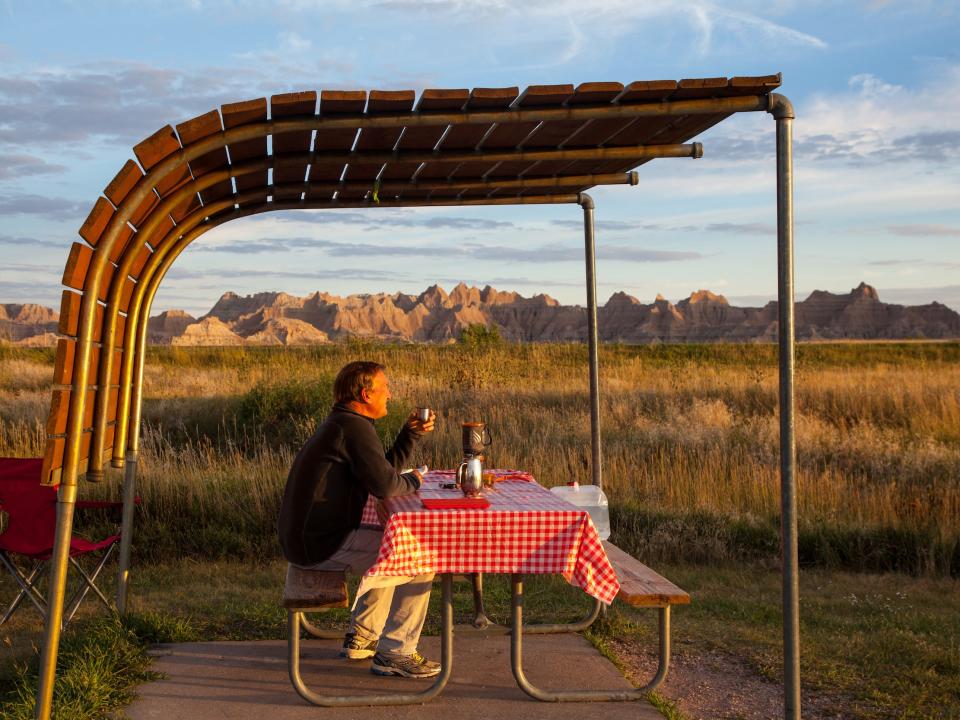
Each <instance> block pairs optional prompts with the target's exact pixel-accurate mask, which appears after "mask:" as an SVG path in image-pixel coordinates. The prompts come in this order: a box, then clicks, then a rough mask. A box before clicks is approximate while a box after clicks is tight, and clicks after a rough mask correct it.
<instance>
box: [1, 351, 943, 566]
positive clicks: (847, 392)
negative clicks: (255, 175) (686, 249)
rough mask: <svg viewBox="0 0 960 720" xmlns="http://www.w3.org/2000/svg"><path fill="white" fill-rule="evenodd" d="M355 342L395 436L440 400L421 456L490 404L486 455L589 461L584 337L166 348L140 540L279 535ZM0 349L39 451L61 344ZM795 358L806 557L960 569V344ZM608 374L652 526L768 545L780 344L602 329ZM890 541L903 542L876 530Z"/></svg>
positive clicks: (148, 440)
mask: <svg viewBox="0 0 960 720" xmlns="http://www.w3.org/2000/svg"><path fill="white" fill-rule="evenodd" d="M357 357H366V358H371V359H374V360H378V361H380V362H383V363H385V364H386V365H387V366H388V368H389V372H390V377H391V383H392V387H393V395H394V401H393V403H392V411H391V414H390V416H389V417H388V418H386V419H385V421H382V422H381V423H380V425H381V434H382V435H383V436H384V437H385V438H386V437H389V436H390V435H391V434H392V433H393V432H395V431H396V429H397V427H398V426H399V423H400V422H401V419H402V417H403V415H404V414H405V412H406V409H407V408H410V407H413V406H415V405H423V404H425V405H430V406H431V407H433V408H435V409H436V410H437V412H438V416H439V422H438V428H437V432H436V433H434V434H433V435H432V436H429V437H428V438H427V439H426V441H425V442H424V443H423V445H422V447H421V449H420V451H419V455H418V457H417V461H418V462H423V463H426V464H428V465H430V466H431V467H450V466H452V465H453V464H454V463H455V462H457V461H458V460H459V458H458V448H459V425H460V422H461V421H463V420H483V421H485V422H486V423H487V424H488V425H489V427H490V428H491V430H492V432H493V435H494V444H493V445H492V447H491V449H490V451H489V453H488V464H490V465H496V466H501V467H518V468H525V469H528V470H530V471H532V472H533V473H534V474H535V475H536V476H537V478H538V479H539V480H540V481H541V482H542V483H543V484H545V485H548V486H549V485H555V484H559V483H565V482H568V481H570V480H578V481H580V482H588V481H589V478H590V475H589V467H588V455H589V452H588V448H589V421H588V417H589V413H588V392H587V377H586V350H585V348H583V347H582V346H580V345H499V346H497V345H495V346H493V347H490V348H486V349H484V348H481V349H478V350H474V351H468V350H466V349H465V348H463V347H462V346H456V345H454V346H428V345H388V344H380V343H373V342H369V341H364V340H352V341H350V342H348V343H344V344H336V345H328V346H318V347H313V348H302V349H273V348H193V349H185V348H154V349H151V351H150V361H149V364H148V366H147V372H146V385H145V397H146V401H145V403H144V411H143V416H144V421H145V423H144V430H143V436H142V442H141V446H142V454H141V471H140V485H139V493H140V494H141V495H142V496H143V498H144V504H143V506H142V510H141V513H142V515H141V521H140V523H139V524H138V532H140V533H141V542H138V543H136V550H135V551H136V552H137V553H138V554H139V555H140V556H141V557H148V558H149V557H161V556H166V555H165V554H166V553H170V552H173V553H175V554H180V555H187V556H195V555H203V556H210V557H231V556H236V555H237V554H238V553H239V554H243V555H250V556H267V555H272V554H275V553H276V545H275V543H274V541H273V535H274V532H275V531H274V519H275V517H276V512H277V508H278V503H279V497H280V493H281V491H282V486H283V482H284V480H285V476H286V472H287V469H288V468H289V465H290V460H291V458H292V454H293V453H295V452H296V449H297V447H298V446H299V444H300V443H301V442H302V441H303V440H304V439H305V438H306V437H307V436H309V434H310V433H311V432H312V430H313V428H314V427H315V424H316V422H317V421H318V420H319V418H321V417H322V416H323V414H324V413H325V412H326V410H327V407H328V405H329V397H330V395H329V392H328V390H327V386H328V384H329V381H330V378H331V377H332V376H333V375H334V374H335V372H336V370H337V369H338V368H339V367H340V366H341V365H342V364H343V363H345V362H347V361H348V360H350V359H355V358H357ZM0 358H2V360H0V365H2V366H3V367H4V374H3V380H2V383H0V393H2V397H3V400H4V402H3V405H2V410H0V454H8V455H37V454H39V453H40V452H41V449H42V446H43V420H44V415H45V412H46V402H47V400H46V398H47V393H46V391H45V387H44V386H43V382H42V378H44V377H47V378H48V377H49V372H50V365H51V363H52V354H50V353H47V354H44V353H43V352H42V351H32V350H31V351H15V350H11V349H9V348H7V349H5V350H4V351H3V354H2V355H0ZM797 367H798V370H797V417H796V429H797V457H798V504H799V516H800V521H801V531H802V533H805V535H804V537H806V538H808V542H807V544H806V545H804V546H803V548H806V550H805V552H806V553H807V556H806V557H807V559H808V561H811V562H815V563H829V561H831V560H833V561H835V562H837V563H839V564H840V565H842V566H848V567H854V568H856V567H862V568H863V569H902V570H908V571H910V572H935V573H936V572H950V571H952V572H958V571H960V544H958V539H960V491H958V485H960V344H958V343H886V344H865V343H857V344H829V345H801V346H800V347H799V349H798V362H797ZM601 383H602V390H603V396H602V405H601V417H602V423H603V429H604V445H603V477H604V488H605V490H606V492H607V494H608V496H609V497H610V500H611V502H612V503H613V504H614V505H615V506H620V507H623V508H638V509H640V510H641V511H642V512H641V513H640V515H639V516H636V514H635V513H634V515H633V516H636V517H639V518H641V519H642V522H643V523H646V525H645V526H644V528H645V529H644V532H645V533H646V535H645V537H648V536H649V535H650V533H651V532H654V529H651V528H650V523H651V522H660V523H662V522H667V521H668V520H669V521H670V522H671V523H672V524H673V525H674V526H675V525H677V524H679V526H681V527H683V528H685V532H686V534H687V535H690V536H697V533H698V532H701V531H702V529H703V528H704V527H707V526H710V523H709V522H706V521H703V520H694V519H691V518H696V517H699V518H715V519H716V520H717V522H719V523H720V524H723V523H727V522H728V521H736V522H739V523H741V526H743V527H753V528H756V529H757V530H756V533H755V534H756V538H757V540H756V543H757V544H756V546H755V547H749V546H748V547H743V546H740V547H739V549H738V546H737V543H742V542H744V540H743V536H742V535H737V537H738V538H740V539H739V540H735V541H728V540H724V541H722V542H721V541H717V540H714V541H707V539H706V538H703V543H702V545H701V549H700V550H699V551H697V552H696V553H695V556H696V557H697V558H700V559H707V558H708V556H709V554H710V553H709V552H708V551H707V548H708V546H710V545H712V546H713V547H714V551H715V552H716V553H718V554H719V557H731V556H737V555H738V554H739V553H741V552H747V554H758V553H762V552H766V551H767V549H768V544H769V543H768V540H769V538H770V537H772V536H773V535H775V534H776V533H777V518H778V516H779V503H780V488H779V441H778V432H779V429H778V422H779V421H778V417H777V368H776V348H775V347H773V346H768V345H701V346H676V345H669V346H667V345H665V346H621V345H612V346H604V347H602V348H601ZM113 477H114V478H115V482H118V478H119V474H118V473H113ZM91 490H92V491H93V492H95V493H102V494H116V486H115V485H113V484H111V483H107V484H106V485H104V486H100V487H96V488H92V489H91V488H89V486H88V487H84V492H90V491H91ZM625 512H626V511H625ZM630 512H632V511H630ZM630 512H627V514H625V515H621V516H620V517H622V518H627V517H628V516H631V515H630ZM638 522H639V520H638ZM188 529H189V530H190V532H187V530H188ZM641 535H642V533H641ZM747 535H749V533H747ZM730 542H734V544H733V545H731V544H730ZM845 543H846V544H847V545H849V547H846V548H845V547H843V545H844V544H845ZM891 544H899V545H901V546H903V547H890V548H889V552H888V551H887V550H885V549H884V548H885V547H886V546H887V545H891ZM904 544H905V545H904ZM803 548H802V550H803ZM645 551H646V552H650V553H653V555H652V556H650V559H656V557H658V555H657V553H661V552H662V553H666V554H665V555H662V556H661V557H664V558H671V559H672V558H674V557H675V555H674V552H673V551H672V550H669V548H667V547H665V546H664V545H663V543H652V544H648V546H647V547H646V550H645ZM704 553H706V555H704ZM885 553H886V555H885ZM858 558H859V560H858ZM864 558H866V559H864ZM885 558H886V559H885ZM858 563H861V564H859V565H858Z"/></svg>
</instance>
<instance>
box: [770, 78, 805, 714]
mask: <svg viewBox="0 0 960 720" xmlns="http://www.w3.org/2000/svg"><path fill="white" fill-rule="evenodd" d="M770 112H771V113H772V114H773V116H774V118H775V119H776V123H777V278H778V283H777V308H778V321H779V340H780V526H781V537H782V541H781V542H782V545H781V560H782V563H783V656H784V657H783V701H784V706H783V716H784V718H786V719H787V720H799V718H800V577H799V567H798V566H799V562H798V553H797V481H796V437H795V432H794V431H795V426H794V392H793V378H794V317H793V118H794V113H793V107H792V105H791V104H790V101H789V100H787V98H785V97H784V96H783V95H778V94H773V95H771V96H770Z"/></svg>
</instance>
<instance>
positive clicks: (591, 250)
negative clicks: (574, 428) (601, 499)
mask: <svg viewBox="0 0 960 720" xmlns="http://www.w3.org/2000/svg"><path fill="white" fill-rule="evenodd" d="M577 202H578V203H579V205H580V207H582V208H583V236H584V264H585V265H586V268H587V346H588V353H589V358H590V473H591V477H592V479H593V484H594V485H596V486H597V487H598V488H600V489H601V490H602V489H603V466H602V465H601V462H602V460H601V457H600V360H599V351H598V349H597V345H598V339H597V258H596V256H597V253H596V246H595V243H594V232H593V209H594V203H593V198H592V197H590V196H589V195H587V194H586V193H580V195H579V196H578V198H577Z"/></svg>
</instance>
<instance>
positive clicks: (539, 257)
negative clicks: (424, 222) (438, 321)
mask: <svg viewBox="0 0 960 720" xmlns="http://www.w3.org/2000/svg"><path fill="white" fill-rule="evenodd" d="M195 250H196V251H199V252H208V253H231V254H241V255H248V254H258V253H266V252H290V251H292V250H320V251H322V252H323V253H324V254H325V255H330V256H333V257H430V258H454V259H464V260H471V261H484V260H487V261H488V260H490V259H495V260H496V261H497V262H516V263H556V262H578V263H580V262H583V248H582V247H580V246H571V245H563V244H560V243H553V244H546V245H539V246H536V247H514V246H509V245H493V244H489V243H479V242H458V243H449V242H446V243H437V244H431V245H416V244H403V245H396V244H376V243H357V242H335V241H331V240H325V239H322V238H306V237H295V238H282V237H281V238H261V239H259V240H255V241H244V240H234V241H231V242H230V243H222V242H218V243H216V244H213V243H211V244H203V245H198V246H197V247H196V248H195ZM597 257H599V258H601V259H604V260H620V261H623V262H637V263H658V262H679V261H685V260H699V259H701V258H703V257H704V256H703V255H702V254H701V253H698V252H690V251H683V250H651V249H646V248H638V247H632V246H620V245H606V244H604V245H601V246H600V247H599V248H598V250H597Z"/></svg>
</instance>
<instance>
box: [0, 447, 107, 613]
mask: <svg viewBox="0 0 960 720" xmlns="http://www.w3.org/2000/svg"><path fill="white" fill-rule="evenodd" d="M42 465H43V460H40V459H33V458H0V511H2V512H3V514H4V516H5V520H6V522H5V524H4V525H5V526H4V527H2V532H0V561H2V562H3V564H4V565H5V566H6V568H7V570H9V571H10V574H11V575H13V578H14V580H16V581H17V584H18V585H19V586H20V592H19V594H18V595H17V596H16V597H15V598H14V599H13V602H11V603H10V606H9V607H8V608H7V611H6V613H5V614H4V616H3V619H2V620H0V625H3V623H5V622H6V621H7V620H8V619H9V618H10V616H11V615H13V613H14V612H16V610H17V608H18V607H19V606H20V603H22V602H23V599H24V598H27V599H29V600H30V601H31V602H32V603H33V604H34V606H35V607H36V608H37V610H39V611H40V614H41V615H43V617H44V618H46V616H47V603H46V600H44V598H43V595H41V593H40V591H39V589H38V588H37V581H38V579H39V578H41V577H42V573H43V569H44V567H45V566H46V564H47V561H48V560H49V559H50V556H51V555H52V554H53V539H54V532H55V530H56V526H57V489H56V488H55V487H51V486H49V485H41V484H40V472H41V467H42ZM76 507H77V508H78V509H81V508H117V507H123V503H118V502H101V501H89V500H88V501H78V502H77V505H76ZM119 539H120V535H111V536H110V537H108V538H106V539H104V540H101V541H100V542H91V541H90V540H87V539H86V538H82V537H80V536H79V535H74V536H73V537H72V538H71V539H70V564H71V565H72V566H73V567H74V568H75V569H76V570H77V573H78V575H79V576H80V579H81V583H80V586H79V587H78V588H77V590H76V592H75V593H74V594H73V597H72V598H71V599H70V602H69V603H68V604H67V606H66V609H65V610H64V614H63V627H66V626H67V623H69V622H70V620H71V619H72V618H73V616H74V614H75V613H76V612H77V608H78V607H80V603H81V602H83V599H84V598H85V597H86V596H87V593H88V592H89V591H90V590H93V592H94V593H95V594H96V595H97V597H99V598H100V600H102V601H103V603H104V605H106V606H107V607H108V608H110V607H111V605H110V602H109V601H108V600H107V598H106V596H105V595H104V594H103V593H102V592H100V589H99V588H98V587H97V586H96V585H95V582H96V579H97V576H98V575H99V574H100V571H101V570H103V567H104V565H106V563H107V559H108V558H109V557H110V554H111V553H112V552H113V548H114V547H115V545H116V543H117V541H118V540H119ZM97 552H102V553H103V554H102V556H101V557H100V560H99V562H98V564H97V566H96V568H95V569H94V571H93V572H92V573H87V571H86V570H84V569H83V567H81V565H80V563H78V562H77V558H78V557H80V556H82V555H87V554H90V553H97ZM13 555H20V556H22V557H24V558H26V559H27V560H28V561H29V563H30V564H31V567H30V569H29V570H28V571H25V570H23V569H21V568H20V567H19V566H18V565H17V564H16V563H15V562H14V561H13V558H12V557H11V556H13ZM94 557H95V556H94Z"/></svg>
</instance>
